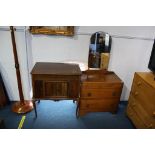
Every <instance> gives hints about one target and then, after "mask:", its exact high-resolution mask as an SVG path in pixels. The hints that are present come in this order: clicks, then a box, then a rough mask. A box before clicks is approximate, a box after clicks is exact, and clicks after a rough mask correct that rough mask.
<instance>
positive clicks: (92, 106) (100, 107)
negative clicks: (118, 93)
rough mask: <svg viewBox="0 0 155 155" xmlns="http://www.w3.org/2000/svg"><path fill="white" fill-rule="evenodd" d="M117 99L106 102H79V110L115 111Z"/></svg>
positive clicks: (82, 100)
mask: <svg viewBox="0 0 155 155" xmlns="http://www.w3.org/2000/svg"><path fill="white" fill-rule="evenodd" d="M118 103H119V100H118V99H114V100H112V99H109V100H108V99H106V100H86V99H81V100H80V109H83V110H85V109H86V110H95V111H115V110H116V109H117V107H118Z"/></svg>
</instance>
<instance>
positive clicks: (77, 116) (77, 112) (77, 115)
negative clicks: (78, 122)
mask: <svg viewBox="0 0 155 155" xmlns="http://www.w3.org/2000/svg"><path fill="white" fill-rule="evenodd" d="M76 118H79V106H78V105H77V107H76Z"/></svg>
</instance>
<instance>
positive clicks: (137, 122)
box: [127, 105, 146, 129]
mask: <svg viewBox="0 0 155 155" xmlns="http://www.w3.org/2000/svg"><path fill="white" fill-rule="evenodd" d="M127 115H128V117H129V118H130V119H131V121H132V122H133V124H134V125H135V126H136V128H138V129H145V128H146V126H145V125H144V123H143V122H142V120H141V119H140V118H139V117H138V116H137V114H136V112H135V111H134V110H133V109H132V108H131V107H130V105H128V107H127Z"/></svg>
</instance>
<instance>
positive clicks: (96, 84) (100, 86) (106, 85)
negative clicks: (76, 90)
mask: <svg viewBox="0 0 155 155" xmlns="http://www.w3.org/2000/svg"><path fill="white" fill-rule="evenodd" d="M122 86H123V83H121V82H120V83H104V82H83V83H82V88H83V89H104V88H111V89H112V88H122Z"/></svg>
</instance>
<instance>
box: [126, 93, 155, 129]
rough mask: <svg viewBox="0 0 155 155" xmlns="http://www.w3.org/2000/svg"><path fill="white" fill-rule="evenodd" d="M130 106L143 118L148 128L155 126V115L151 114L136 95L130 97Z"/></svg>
mask: <svg viewBox="0 0 155 155" xmlns="http://www.w3.org/2000/svg"><path fill="white" fill-rule="evenodd" d="M129 106H130V107H131V108H132V109H133V110H134V111H135V113H136V114H137V116H138V117H139V118H140V119H141V120H142V122H143V124H144V125H145V126H146V128H155V117H154V116H153V114H152V115H150V114H149V113H148V112H147V111H146V109H145V108H144V107H143V106H142V103H141V104H140V103H139V101H137V100H136V99H135V98H134V97H132V96H131V97H130V99H129Z"/></svg>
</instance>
